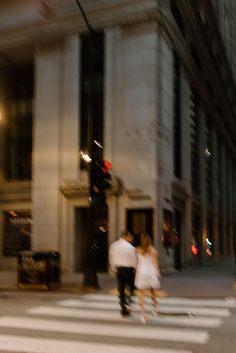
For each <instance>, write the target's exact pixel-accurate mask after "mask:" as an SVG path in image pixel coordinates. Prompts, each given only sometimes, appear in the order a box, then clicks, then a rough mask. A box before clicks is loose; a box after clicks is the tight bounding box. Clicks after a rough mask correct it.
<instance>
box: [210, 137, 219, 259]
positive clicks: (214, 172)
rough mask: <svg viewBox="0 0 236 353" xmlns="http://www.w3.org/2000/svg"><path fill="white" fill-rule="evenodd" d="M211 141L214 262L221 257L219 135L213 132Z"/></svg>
mask: <svg viewBox="0 0 236 353" xmlns="http://www.w3.org/2000/svg"><path fill="white" fill-rule="evenodd" d="M211 136H212V140H211V146H212V150H211V193H212V196H211V197H212V240H213V256H214V260H217V259H218V257H219V235H218V233H219V227H218V197H217V194H218V191H217V190H218V180H217V175H218V166H217V134H216V131H215V130H213V131H212V135H211Z"/></svg>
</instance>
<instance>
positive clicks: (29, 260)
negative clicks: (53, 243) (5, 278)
mask: <svg viewBox="0 0 236 353" xmlns="http://www.w3.org/2000/svg"><path fill="white" fill-rule="evenodd" d="M60 275H61V273H60V255H59V253H58V252H57V251H35V252H33V251H21V252H20V253H19V255H18V264H17V277H18V287H19V288H21V289H49V290H53V289H56V288H58V287H59V286H60V284H61V276H60Z"/></svg>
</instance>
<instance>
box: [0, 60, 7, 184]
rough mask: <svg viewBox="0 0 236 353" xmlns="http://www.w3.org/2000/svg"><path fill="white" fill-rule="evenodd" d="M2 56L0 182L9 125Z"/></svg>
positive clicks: (3, 169)
mask: <svg viewBox="0 0 236 353" xmlns="http://www.w3.org/2000/svg"><path fill="white" fill-rule="evenodd" d="M5 64H6V63H5V62H4V61H3V62H1V58H0V151H1V153H0V182H1V181H3V180H4V174H5V138H6V127H7V85H6V83H7V78H6V71H5V67H6V65H5Z"/></svg>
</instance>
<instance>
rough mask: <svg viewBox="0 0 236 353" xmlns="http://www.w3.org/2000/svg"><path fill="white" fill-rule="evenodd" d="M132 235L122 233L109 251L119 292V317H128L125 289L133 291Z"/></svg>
mask: <svg viewBox="0 0 236 353" xmlns="http://www.w3.org/2000/svg"><path fill="white" fill-rule="evenodd" d="M131 241H132V235H131V234H130V233H127V232H122V233H121V236H120V239H118V240H116V241H114V242H113V243H112V244H111V246H110V250H109V260H110V264H111V268H112V270H114V271H115V272H116V279H117V286H118V292H119V299H120V306H121V315H122V316H127V315H130V312H129V310H128V308H127V304H128V303H127V302H126V298H125V288H126V286H129V288H130V289H131V291H132V290H133V286H134V284H133V282H134V270H135V268H136V265H137V255H136V250H135V248H134V246H133V245H131Z"/></svg>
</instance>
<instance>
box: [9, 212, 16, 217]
mask: <svg viewBox="0 0 236 353" xmlns="http://www.w3.org/2000/svg"><path fill="white" fill-rule="evenodd" d="M9 214H10V215H11V216H12V217H17V214H16V213H15V212H14V211H9Z"/></svg>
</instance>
